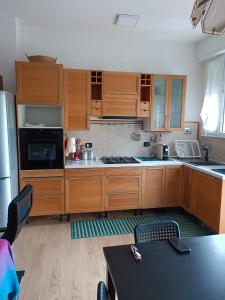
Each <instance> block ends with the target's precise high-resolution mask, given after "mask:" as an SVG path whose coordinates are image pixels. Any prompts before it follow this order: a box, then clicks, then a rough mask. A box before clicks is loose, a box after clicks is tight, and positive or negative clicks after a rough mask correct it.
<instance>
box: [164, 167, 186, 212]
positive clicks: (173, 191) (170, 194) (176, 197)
mask: <svg viewBox="0 0 225 300" xmlns="http://www.w3.org/2000/svg"><path fill="white" fill-rule="evenodd" d="M182 182H183V166H173V167H172V166H171V167H166V168H165V205H166V206H167V207H173V206H180V204H181V202H182Z"/></svg>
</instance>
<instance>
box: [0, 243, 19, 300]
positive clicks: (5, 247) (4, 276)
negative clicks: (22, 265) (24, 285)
mask: <svg viewBox="0 0 225 300" xmlns="http://www.w3.org/2000/svg"><path fill="white" fill-rule="evenodd" d="M19 291H20V287H19V282H18V277H17V274H16V269H15V266H14V262H13V256H12V251H11V247H10V244H9V242H8V241H6V240H2V239H0V300H6V299H7V300H8V299H18V296H19ZM9 295H10V297H9Z"/></svg>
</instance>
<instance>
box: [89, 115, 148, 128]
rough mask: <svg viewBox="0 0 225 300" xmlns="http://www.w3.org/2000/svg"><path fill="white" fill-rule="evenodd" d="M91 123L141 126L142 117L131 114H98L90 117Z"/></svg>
mask: <svg viewBox="0 0 225 300" xmlns="http://www.w3.org/2000/svg"><path fill="white" fill-rule="evenodd" d="M90 123H91V124H139V125H140V124H141V126H143V119H141V118H139V117H131V116H99V117H90Z"/></svg>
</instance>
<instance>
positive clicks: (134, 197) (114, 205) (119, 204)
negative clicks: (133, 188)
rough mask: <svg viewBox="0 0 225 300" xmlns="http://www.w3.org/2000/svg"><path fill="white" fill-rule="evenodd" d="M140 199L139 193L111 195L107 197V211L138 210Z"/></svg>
mask: <svg viewBox="0 0 225 300" xmlns="http://www.w3.org/2000/svg"><path fill="white" fill-rule="evenodd" d="M139 198H140V197H139V193H125V194H122V193H121V194H109V195H107V200H106V209H108V210H120V209H121V210H122V209H136V208H138V207H139Z"/></svg>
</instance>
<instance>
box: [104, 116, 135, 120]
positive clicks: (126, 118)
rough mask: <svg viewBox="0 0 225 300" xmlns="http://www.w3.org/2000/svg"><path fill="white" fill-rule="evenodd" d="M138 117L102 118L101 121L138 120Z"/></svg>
mask: <svg viewBox="0 0 225 300" xmlns="http://www.w3.org/2000/svg"><path fill="white" fill-rule="evenodd" d="M137 119H138V117H126V116H102V117H99V120H137Z"/></svg>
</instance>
